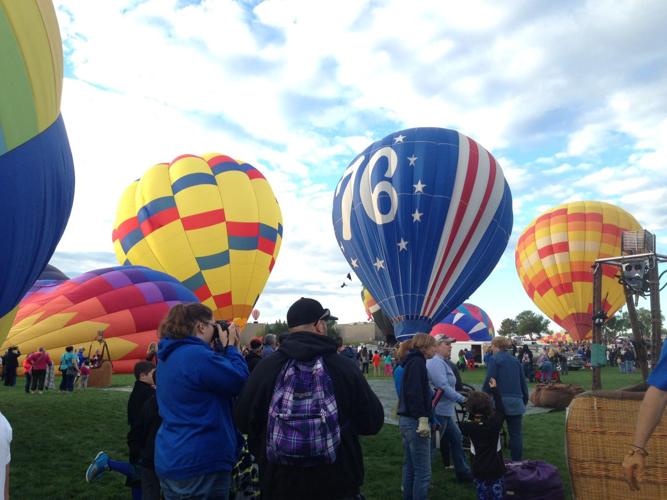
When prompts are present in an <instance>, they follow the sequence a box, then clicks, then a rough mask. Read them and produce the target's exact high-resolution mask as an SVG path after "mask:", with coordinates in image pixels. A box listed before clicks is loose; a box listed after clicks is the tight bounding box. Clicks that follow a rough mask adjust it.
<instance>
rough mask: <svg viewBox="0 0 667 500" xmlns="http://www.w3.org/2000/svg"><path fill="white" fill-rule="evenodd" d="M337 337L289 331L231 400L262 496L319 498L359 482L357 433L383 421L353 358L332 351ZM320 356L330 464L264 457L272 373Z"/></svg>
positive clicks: (354, 488)
mask: <svg viewBox="0 0 667 500" xmlns="http://www.w3.org/2000/svg"><path fill="white" fill-rule="evenodd" d="M336 348H337V345H336V341H334V340H333V339H330V338H328V337H325V336H322V335H317V334H314V333H306V332H303V333H291V334H290V335H289V336H288V337H287V339H285V341H284V342H283V344H281V346H280V349H279V350H278V351H277V352H276V353H275V354H272V355H271V356H269V357H267V358H265V359H264V360H263V361H262V362H261V363H260V364H259V365H258V366H257V367H256V368H255V370H254V371H253V372H252V373H251V374H250V377H249V378H248V381H247V382H246V385H245V387H244V388H243V391H242V392H241V395H240V396H239V399H238V401H237V404H236V408H235V411H234V418H235V420H236V425H237V426H238V428H239V430H240V431H241V432H243V433H244V434H247V435H248V446H249V448H250V452H251V453H252V454H253V455H254V456H255V457H256V458H257V462H258V464H259V468H260V472H259V474H260V483H261V488H262V500H276V499H290V500H300V499H312V498H318V499H322V500H327V499H339V498H345V497H352V496H354V495H356V494H357V493H359V488H360V486H361V485H362V484H363V481H364V463H363V456H362V453H361V446H360V445H359V439H358V436H359V435H372V434H377V433H378V432H379V431H380V429H381V428H382V424H383V423H384V411H383V409H382V404H381V403H380V400H379V399H378V398H377V396H376V395H375V393H373V391H372V390H371V388H370V387H369V385H368V383H367V382H366V379H365V378H364V376H363V375H362V374H361V372H360V371H359V369H358V368H357V365H356V363H355V362H354V361H352V360H350V359H348V358H346V357H345V356H338V355H336ZM316 356H322V357H323V359H324V364H325V367H326V370H327V373H328V374H329V376H330V377H331V380H332V383H333V387H334V393H335V395H336V404H337V406H338V422H339V425H340V428H341V444H340V447H339V448H338V450H337V452H336V461H335V462H334V463H333V464H331V465H318V466H313V467H296V466H287V465H280V464H273V463H270V462H268V461H267V460H266V428H267V420H268V412H269V405H270V402H271V397H272V395H273V390H274V387H275V384H276V378H277V377H278V375H279V373H280V371H281V370H282V368H283V366H284V365H285V363H286V362H287V361H288V359H290V358H292V359H296V360H300V361H306V360H311V359H313V358H315V357H316Z"/></svg>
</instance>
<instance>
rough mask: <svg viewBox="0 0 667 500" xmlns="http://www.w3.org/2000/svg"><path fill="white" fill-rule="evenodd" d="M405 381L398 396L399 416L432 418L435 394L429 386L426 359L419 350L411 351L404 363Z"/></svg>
mask: <svg viewBox="0 0 667 500" xmlns="http://www.w3.org/2000/svg"><path fill="white" fill-rule="evenodd" d="M402 364H403V381H402V382H401V392H400V394H399V396H398V412H397V413H398V414H399V415H403V416H405V417H412V418H419V417H430V416H431V414H432V413H433V411H432V409H431V399H432V398H433V394H432V393H431V388H430V387H429V385H428V373H427V371H426V358H425V357H424V355H423V354H422V353H421V351H418V350H411V351H410V352H409V353H408V354H407V356H406V357H405V360H404V361H403V363H402Z"/></svg>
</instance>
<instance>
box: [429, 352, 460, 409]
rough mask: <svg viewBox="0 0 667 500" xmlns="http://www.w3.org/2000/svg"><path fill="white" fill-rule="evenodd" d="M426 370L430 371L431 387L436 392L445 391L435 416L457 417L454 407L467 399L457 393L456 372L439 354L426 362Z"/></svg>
mask: <svg viewBox="0 0 667 500" xmlns="http://www.w3.org/2000/svg"><path fill="white" fill-rule="evenodd" d="M426 369H427V370H428V380H429V382H431V385H432V386H433V387H434V388H435V389H436V390H438V389H442V390H443V394H442V397H441V398H440V401H438V404H437V405H436V407H435V414H436V415H443V416H445V417H456V408H455V406H454V405H455V404H456V403H463V401H465V397H463V396H462V395H461V394H459V393H458V392H456V375H454V370H452V368H451V367H450V366H449V364H448V363H447V361H445V359H444V358H443V357H442V356H440V355H439V354H436V355H435V356H433V357H432V358H431V359H429V360H427V361H426Z"/></svg>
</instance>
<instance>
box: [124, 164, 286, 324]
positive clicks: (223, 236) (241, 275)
mask: <svg viewBox="0 0 667 500" xmlns="http://www.w3.org/2000/svg"><path fill="white" fill-rule="evenodd" d="M282 234H283V225H282V216H281V213H280V207H279V206H278V201H277V200H276V197H275V196H274V194H273V191H272V190H271V186H270V185H269V183H268V182H267V180H266V179H265V178H264V176H263V175H262V173H261V172H260V171H259V170H257V169H256V168H255V167H253V166H252V165H248V164H247V163H242V162H238V161H236V160H233V159H232V158H230V157H228V156H224V155H220V154H217V153H216V154H207V155H204V156H193V155H185V156H179V157H178V158H176V159H175V160H174V161H172V162H171V163H169V164H166V163H161V164H158V165H155V166H154V167H152V168H150V169H149V170H148V171H147V172H146V173H145V174H144V176H143V177H142V178H141V179H139V180H137V181H135V182H133V183H132V184H131V185H130V186H129V187H128V188H127V189H126V190H125V192H124V193H123V195H122V197H121V200H120V203H119V205H118V210H117V213H116V222H115V224H114V230H113V243H114V249H115V251H116V257H117V258H118V262H120V263H121V264H135V265H142V266H146V267H149V268H151V269H156V270H158V271H163V272H166V273H168V274H170V275H172V276H174V277H175V278H177V279H178V280H179V281H180V282H181V283H183V284H184V285H185V286H186V287H188V288H189V289H190V290H192V292H194V294H195V295H196V296H197V297H198V298H199V300H200V301H201V302H202V303H203V304H206V305H207V306H208V307H210V308H211V309H212V310H213V311H214V315H215V318H216V319H226V320H228V321H231V320H235V321H236V322H237V323H240V324H241V325H244V324H245V322H246V321H247V319H248V316H249V315H250V312H251V311H252V309H253V306H254V305H255V302H257V299H258V298H259V294H260V293H261V292H262V290H263V288H264V285H265V284H266V281H267V280H268V278H269V274H270V273H271V270H272V269H273V266H274V264H275V261H276V258H277V256H278V251H279V250H280V243H281V241H282Z"/></svg>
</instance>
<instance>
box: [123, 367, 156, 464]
mask: <svg viewBox="0 0 667 500" xmlns="http://www.w3.org/2000/svg"><path fill="white" fill-rule="evenodd" d="M154 395H155V389H154V388H153V387H151V386H150V385H148V384H146V383H144V382H141V381H139V380H137V381H135V382H134V388H133V389H132V393H131V394H130V399H129V400H128V402H127V423H128V424H130V432H128V433H127V446H128V447H129V448H130V462H131V463H137V462H138V461H139V458H140V457H141V449H142V446H141V444H140V443H143V439H142V437H141V436H139V435H137V433H138V424H139V417H140V416H141V411H142V409H143V406H144V403H145V402H146V401H148V400H149V399H150V398H151V397H152V396H154Z"/></svg>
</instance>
